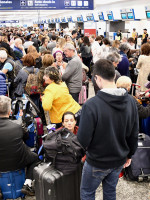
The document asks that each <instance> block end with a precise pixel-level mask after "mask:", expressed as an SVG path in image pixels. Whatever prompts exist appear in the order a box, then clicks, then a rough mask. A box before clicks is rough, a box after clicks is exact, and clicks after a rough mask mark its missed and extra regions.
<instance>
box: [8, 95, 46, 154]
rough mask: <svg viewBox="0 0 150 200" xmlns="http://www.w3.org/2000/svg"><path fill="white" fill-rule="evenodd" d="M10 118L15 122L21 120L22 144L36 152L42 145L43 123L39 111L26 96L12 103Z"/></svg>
mask: <svg viewBox="0 0 150 200" xmlns="http://www.w3.org/2000/svg"><path fill="white" fill-rule="evenodd" d="M20 115H22V116H20ZM11 118H12V119H16V120H18V119H19V118H21V122H22V127H23V130H24V137H23V139H24V142H25V143H26V145H27V146H28V147H30V148H33V151H35V152H37V151H38V149H39V148H40V146H41V145H42V136H43V134H44V131H43V123H42V120H41V117H40V111H39V109H38V108H37V106H36V105H35V104H34V103H33V101H32V100H31V99H30V98H29V97H28V96H27V95H24V96H23V97H18V98H16V100H15V101H13V102H12V115H11Z"/></svg>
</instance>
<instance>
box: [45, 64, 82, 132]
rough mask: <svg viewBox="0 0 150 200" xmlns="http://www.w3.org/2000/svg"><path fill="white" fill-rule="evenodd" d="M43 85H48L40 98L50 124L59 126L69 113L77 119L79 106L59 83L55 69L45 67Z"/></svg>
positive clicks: (60, 82) (64, 86) (57, 72)
mask: <svg viewBox="0 0 150 200" xmlns="http://www.w3.org/2000/svg"><path fill="white" fill-rule="evenodd" d="M43 79H44V80H45V83H46V84H48V86H47V87H46V89H45V91H44V96H43V97H42V106H43V109H44V110H45V111H49V115H50V120H51V123H54V124H57V128H59V127H60V126H61V122H62V116H63V114H64V113H65V112H67V111H70V112H72V113H74V114H75V115H76V116H77V117H78V115H79V113H80V109H81V107H80V105H79V104H78V103H77V102H76V101H75V100H74V99H73V98H72V96H71V95H70V94H69V90H68V88H67V86H66V84H65V83H64V82H62V81H61V78H60V75H59V71H58V70H57V69H56V68H55V67H52V66H50V67H47V68H46V69H45V72H44V77H43Z"/></svg>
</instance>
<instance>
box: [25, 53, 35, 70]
mask: <svg viewBox="0 0 150 200" xmlns="http://www.w3.org/2000/svg"><path fill="white" fill-rule="evenodd" d="M23 66H27V67H32V66H35V60H34V58H33V56H32V54H31V53H28V54H26V55H25V56H24V57H23Z"/></svg>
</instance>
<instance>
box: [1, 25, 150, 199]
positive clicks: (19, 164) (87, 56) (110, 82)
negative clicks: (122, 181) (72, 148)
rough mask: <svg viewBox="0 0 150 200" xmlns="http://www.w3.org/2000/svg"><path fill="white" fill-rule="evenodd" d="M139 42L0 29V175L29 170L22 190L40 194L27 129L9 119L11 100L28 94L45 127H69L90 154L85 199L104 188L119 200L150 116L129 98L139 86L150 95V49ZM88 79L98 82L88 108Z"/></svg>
mask: <svg viewBox="0 0 150 200" xmlns="http://www.w3.org/2000/svg"><path fill="white" fill-rule="evenodd" d="M144 31H146V29H144ZM134 32H135V30H134ZM136 38H137V37H136V34H133V37H130V38H128V39H127V38H121V39H120V40H114V41H113V42H111V41H109V39H108V38H105V37H104V36H102V35H101V36H97V37H96V36H95V35H90V36H89V37H87V36H84V35H82V34H81V32H78V31H76V30H72V31H68V32H67V33H63V32H62V31H61V32H57V31H56V30H54V29H51V30H39V29H34V28H32V27H30V28H29V29H25V28H19V29H17V28H1V29H0V157H1V159H0V171H1V172H5V171H11V170H17V169H20V168H23V167H27V168H28V170H27V174H26V181H25V183H24V186H23V190H22V192H24V193H25V194H28V195H33V194H34V191H33V188H32V185H31V182H32V180H33V174H32V171H33V168H34V166H35V165H37V163H38V162H39V161H38V156H37V155H36V154H35V153H33V152H30V151H29V150H28V148H27V147H26V145H25V144H24V142H23V132H22V129H21V125H18V124H16V123H14V122H13V121H11V120H10V119H9V115H10V113H11V102H12V101H14V100H15V99H16V98H17V97H22V96H23V94H25V93H26V94H28V95H29V97H30V98H31V99H32V101H33V102H34V103H35V105H36V106H37V107H38V109H39V110H40V112H41V115H42V117H41V118H42V122H43V124H44V125H48V123H49V122H51V123H53V124H56V128H60V127H62V126H63V127H66V128H68V129H69V130H70V131H72V132H73V133H74V134H76V135H77V138H78V140H79V142H80V143H81V145H82V146H83V147H84V149H85V150H86V161H85V164H84V167H83V174H82V181H81V199H82V200H88V199H90V200H94V199H95V191H96V189H97V187H98V186H99V184H100V183H101V182H102V184H103V196H104V199H112V200H115V199H116V185H117V182H118V177H119V173H120V171H121V170H122V168H123V167H128V166H129V165H130V163H131V157H132V155H133V154H134V152H135V151H136V148H137V138H138V132H139V126H138V122H139V119H138V117H140V118H146V117H148V116H150V104H148V105H147V106H146V107H144V106H142V104H140V103H139V101H137V99H136V98H133V97H132V96H131V95H129V93H130V94H131V91H134V92H136V94H137V91H138V93H139V88H140V92H142V95H145V96H146V97H147V98H148V97H150V90H148V87H149V85H150V84H148V83H149V81H150V43H149V42H148V41H147V40H145V41H144V38H143V41H142V45H141V48H140V49H137V48H136ZM145 38H147V35H146V33H145ZM85 66H86V75H85V74H84V73H83V71H84V69H85ZM84 72H85V71H84ZM84 75H85V76H86V78H85V76H84ZM84 78H85V79H87V81H91V82H92V84H93V86H94V89H95V97H93V98H91V99H90V100H88V101H87V102H86V103H85V104H84V105H83V106H82V105H79V101H78V99H79V95H80V91H81V89H82V84H83V79H84ZM132 83H136V85H137V87H138V90H136V91H135V89H136V88H132ZM149 88H150V87H149ZM140 94H141V93H140ZM132 95H133V93H132ZM7 96H8V97H7ZM78 128H79V129H78ZM4 152H5V153H4ZM6 158H7V159H6ZM97 177H98V179H97ZM97 180H98V181H97Z"/></svg>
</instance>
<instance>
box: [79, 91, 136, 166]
mask: <svg viewBox="0 0 150 200" xmlns="http://www.w3.org/2000/svg"><path fill="white" fill-rule="evenodd" d="M110 91H112V92H113V95H112V94H109V92H110ZM107 92H108V93H107ZM82 112H83V113H84V115H82V116H81V121H80V126H79V131H78V139H79V142H81V144H82V145H83V146H84V147H85V148H86V147H88V149H87V162H88V163H89V164H91V165H93V166H95V167H99V168H114V167H118V166H121V165H122V164H124V163H125V162H126V158H127V156H129V157H130V156H131V155H132V153H133V152H134V151H135V149H136V147H137V144H136V141H137V137H136V135H135V133H137V132H138V130H136V129H137V127H138V126H137V123H138V120H137V116H136V114H137V112H136V105H135V102H134V100H133V99H132V98H131V97H130V96H129V95H128V94H127V92H126V91H125V90H124V89H112V90H111V89H110V90H108V91H107V90H106V91H105V92H102V91H99V92H98V94H97V95H96V96H95V97H94V98H92V99H90V100H89V101H87V103H86V104H85V105H84V106H83V108H82ZM82 120H84V123H86V124H82ZM136 120H137V121H136ZM89 122H90V123H89ZM83 126H84V129H83ZM83 130H84V132H85V135H86V137H84V138H83V135H82V134H81V132H82V131H83ZM133 133H134V134H133ZM131 144H132V145H131Z"/></svg>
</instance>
